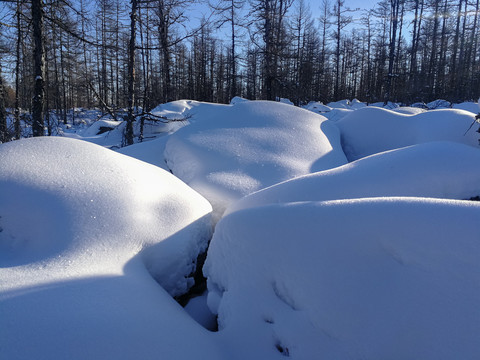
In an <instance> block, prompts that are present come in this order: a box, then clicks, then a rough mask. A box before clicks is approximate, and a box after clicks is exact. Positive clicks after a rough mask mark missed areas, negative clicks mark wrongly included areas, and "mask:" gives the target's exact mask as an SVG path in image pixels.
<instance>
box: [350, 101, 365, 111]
mask: <svg viewBox="0 0 480 360" xmlns="http://www.w3.org/2000/svg"><path fill="white" fill-rule="evenodd" d="M366 106H367V104H365V103H364V102H361V101H360V100H358V99H353V100H352V101H351V103H350V107H351V108H352V109H354V110H357V109H362V108H364V107H366Z"/></svg>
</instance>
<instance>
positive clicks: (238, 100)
mask: <svg viewBox="0 0 480 360" xmlns="http://www.w3.org/2000/svg"><path fill="white" fill-rule="evenodd" d="M246 101H250V100H248V99H245V98H242V97H240V96H234V97H233V98H232V100H230V104H231V105H235V104H238V103H241V102H246Z"/></svg>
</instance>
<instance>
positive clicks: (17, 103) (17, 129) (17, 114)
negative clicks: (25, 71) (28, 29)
mask: <svg viewBox="0 0 480 360" xmlns="http://www.w3.org/2000/svg"><path fill="white" fill-rule="evenodd" d="M16 17H17V44H16V50H15V53H16V58H15V139H17V140H18V139H20V137H21V136H22V132H21V128H20V57H21V45H22V36H23V34H22V28H21V23H20V0H17V13H16Z"/></svg>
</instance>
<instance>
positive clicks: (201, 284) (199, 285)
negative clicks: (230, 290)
mask: <svg viewBox="0 0 480 360" xmlns="http://www.w3.org/2000/svg"><path fill="white" fill-rule="evenodd" d="M206 258H207V252H206V251H205V252H203V253H201V254H199V255H198V257H197V261H196V264H197V266H196V267H195V271H194V272H193V273H191V274H190V275H189V276H188V277H193V280H194V282H195V283H194V285H193V286H192V287H191V288H190V289H189V290H188V292H187V293H185V294H183V295H179V296H176V297H175V300H176V301H177V302H178V303H179V304H180V305H181V306H182V307H185V305H187V303H188V302H189V300H190V299H192V298H194V297H197V296H200V295H201V294H203V293H204V292H205V290H207V279H206V278H205V277H204V276H203V272H202V269H203V264H204V263H205V259H206Z"/></svg>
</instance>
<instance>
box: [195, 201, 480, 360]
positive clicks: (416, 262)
mask: <svg viewBox="0 0 480 360" xmlns="http://www.w3.org/2000/svg"><path fill="white" fill-rule="evenodd" d="M479 217H480V204H479V203H477V202H467V201H452V200H434V199H414V198H412V199H407V198H374V199H361V200H342V201H331V202H305V203H294V204H287V205H271V206H265V207H259V208H254V209H248V210H244V211H239V212H236V213H233V214H230V215H228V216H226V217H224V218H223V219H222V220H221V221H220V222H219V223H218V225H217V228H216V230H215V235H214V238H213V240H212V242H211V245H210V248H209V252H208V257H207V261H206V265H205V267H204V273H205V274H206V275H207V276H208V283H207V284H208V288H209V295H208V304H209V307H210V308H211V309H212V310H213V311H214V312H217V313H218V320H219V327H220V335H222V336H223V339H224V342H225V343H226V344H227V345H228V344H229V342H230V344H236V343H238V341H239V339H241V342H242V346H241V347H238V348H236V354H237V356H238V358H239V359H253V358H255V359H279V356H281V355H285V356H290V357H292V358H295V359H335V360H342V359H425V360H438V359H454V358H461V359H472V360H473V359H477V358H479V357H480V342H479V341H478V339H479V337H480V308H479V306H478V304H479V302H480V286H479V283H478V278H479V276H480V263H479V262H478V255H479V254H480V242H479V241H478V234H479V232H480V224H479V222H478V218H479Z"/></svg>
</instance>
